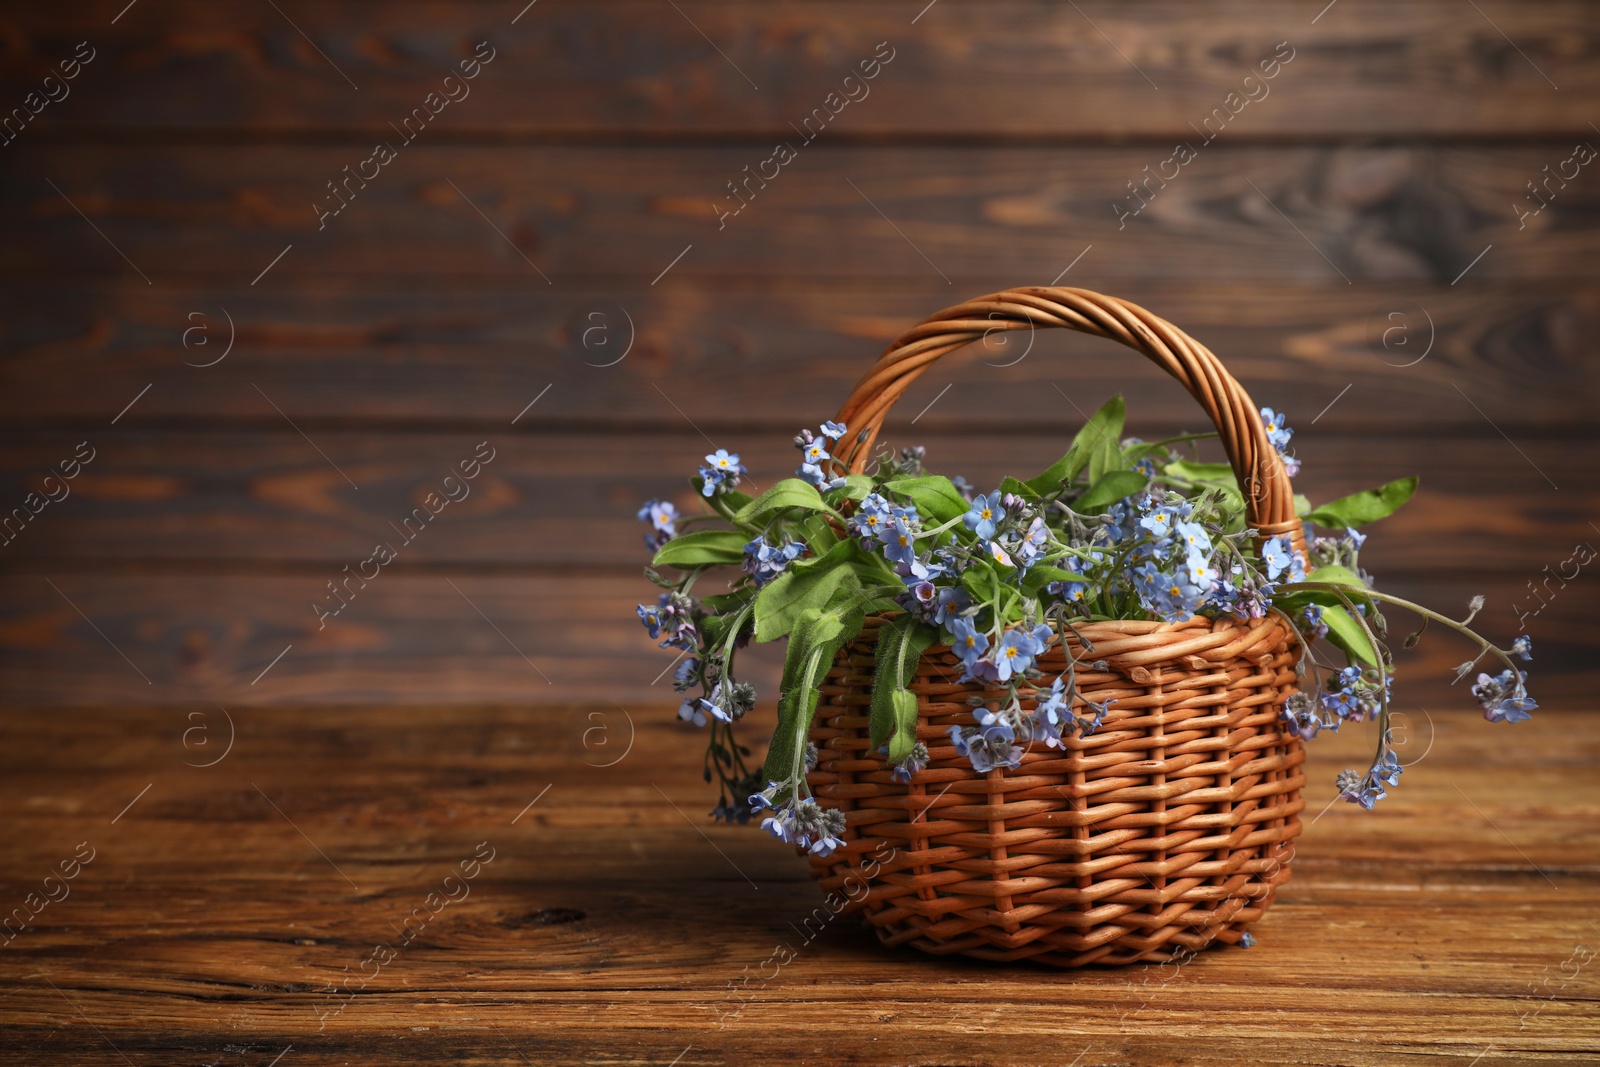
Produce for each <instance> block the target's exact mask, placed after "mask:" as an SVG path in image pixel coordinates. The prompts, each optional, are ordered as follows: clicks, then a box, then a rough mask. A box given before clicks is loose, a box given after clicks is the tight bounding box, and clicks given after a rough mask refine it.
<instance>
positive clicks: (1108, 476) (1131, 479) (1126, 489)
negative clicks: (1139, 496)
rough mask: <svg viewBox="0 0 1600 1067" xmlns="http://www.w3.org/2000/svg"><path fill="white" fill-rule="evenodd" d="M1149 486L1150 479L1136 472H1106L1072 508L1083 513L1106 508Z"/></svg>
mask: <svg viewBox="0 0 1600 1067" xmlns="http://www.w3.org/2000/svg"><path fill="white" fill-rule="evenodd" d="M1149 484H1150V479H1148V478H1146V477H1145V476H1144V475H1142V474H1140V473H1139V472H1138V471H1107V472H1106V473H1105V474H1103V475H1101V476H1100V478H1099V479H1098V480H1097V481H1096V482H1095V483H1094V484H1093V485H1092V486H1091V487H1090V488H1089V490H1088V491H1087V492H1086V493H1084V494H1083V495H1082V496H1080V497H1079V498H1078V499H1077V501H1076V502H1075V503H1074V504H1073V505H1072V507H1073V510H1075V511H1081V512H1085V513H1089V512H1094V511H1097V510H1100V509H1103V508H1108V507H1110V506H1111V505H1112V504H1115V503H1116V502H1117V501H1119V500H1121V499H1122V498H1123V497H1126V496H1131V495H1132V494H1134V493H1137V492H1138V491H1139V490H1141V489H1143V488H1144V487H1145V486H1147V485H1149Z"/></svg>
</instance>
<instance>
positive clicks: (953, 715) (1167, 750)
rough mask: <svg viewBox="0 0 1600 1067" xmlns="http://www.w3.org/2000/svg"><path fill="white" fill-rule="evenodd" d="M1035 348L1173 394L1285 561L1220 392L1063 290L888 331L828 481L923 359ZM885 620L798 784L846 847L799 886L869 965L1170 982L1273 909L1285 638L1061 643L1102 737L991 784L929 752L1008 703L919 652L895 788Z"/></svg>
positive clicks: (945, 754) (1285, 828)
mask: <svg viewBox="0 0 1600 1067" xmlns="http://www.w3.org/2000/svg"><path fill="white" fill-rule="evenodd" d="M1035 326H1064V327H1068V328H1072V329H1077V330H1081V331H1083V332H1085V333H1093V334H1098V335H1100V336H1104V337H1109V338H1112V339H1115V340H1118V341H1121V342H1122V343H1124V344H1126V345H1128V346H1129V347H1132V348H1134V349H1136V350H1138V351H1140V352H1143V353H1144V354H1145V355H1146V356H1148V357H1149V358H1150V359H1151V360H1152V361H1154V362H1155V363H1156V364H1157V365H1159V366H1161V367H1162V368H1163V369H1165V370H1167V371H1168V372H1169V373H1170V374H1172V376H1173V377H1175V378H1177V379H1178V380H1179V381H1181V382H1182V383H1183V384H1184V385H1185V386H1186V387H1187V388H1188V389H1189V391H1190V393H1191V394H1192V395H1193V396H1194V397H1195V399H1196V400H1197V401H1198V402H1199V403H1200V405H1201V406H1202V407H1203V408H1204V409H1205V411H1206V413H1207V414H1208V415H1209V416H1210V417H1211V419H1212V421H1213V423H1214V424H1215V425H1216V427H1217V430H1218V432H1219V434H1220V435H1221V439H1222V444H1223V447H1224V448H1225V449H1226V451H1227V454H1228V457H1229V459H1230V461H1231V462H1232V464H1233V467H1234V471H1235V473H1236V474H1237V475H1238V477H1239V483H1240V485H1241V486H1243V487H1245V489H1246V502H1247V506H1248V507H1249V509H1250V515H1251V518H1252V525H1254V526H1255V527H1256V528H1257V529H1259V530H1261V531H1262V533H1263V534H1264V535H1276V534H1284V533H1287V534H1289V535H1290V537H1291V539H1292V541H1293V543H1294V545H1295V546H1296V548H1297V549H1298V550H1301V551H1303V547H1304V546H1303V541H1302V540H1301V536H1302V535H1301V532H1300V523H1299V522H1298V521H1297V520H1296V519H1295V518H1294V513H1293V503H1292V500H1293V497H1292V493H1291V490H1290V488H1289V481H1288V476H1287V474H1286V473H1285V472H1284V469H1283V464H1282V461H1281V460H1280V459H1279V458H1278V454H1277V452H1276V450H1275V449H1273V448H1272V447H1271V445H1270V444H1269V443H1268V442H1267V440H1266V437H1265V432H1264V430H1263V428H1262V425H1261V420H1260V418H1259V417H1258V415H1257V412H1256V408H1255V405H1254V404H1253V403H1252V402H1251V400H1250V398H1249V397H1248V396H1247V395H1246V394H1245V392H1244V390H1243V388H1241V387H1240V385H1239V384H1238V382H1236V381H1234V380H1233V378H1232V377H1231V376H1229V374H1228V373H1227V372H1226V371H1225V370H1223V369H1222V366H1221V364H1220V363H1218V362H1217V359H1216V357H1215V356H1213V355H1212V354H1211V353H1210V352H1209V351H1208V350H1207V349H1206V348H1205V347H1204V346H1202V345H1200V344H1199V343H1198V342H1196V341H1194V340H1193V339H1191V338H1189V337H1188V336H1187V335H1186V334H1184V333H1183V332H1182V331H1180V330H1178V329H1177V328H1176V327H1174V326H1172V325H1171V324H1169V323H1167V322H1165V321H1163V320H1162V319H1159V318H1157V317H1156V316H1154V315H1152V314H1150V313H1149V312H1148V311H1145V310H1144V309H1142V308H1139V307H1136V306H1134V305H1131V304H1127V303H1125V302H1123V301H1119V300H1116V299H1113V298H1111V297H1106V296H1102V295H1099V294H1097V293H1090V292H1086V291H1084V290H1079V289H1064V288H1028V289H1013V290H1008V291H1007V292H1004V293H998V294H995V295H994V296H989V297H983V298H980V299H978V300H974V301H969V302H968V303H965V304H961V305H959V306H957V307H953V308H949V309H947V310H945V311H942V312H940V313H938V314H937V315H934V316H932V317H931V318H929V319H927V320H926V321H925V322H923V323H922V324H921V325H919V326H917V327H915V328H914V329H912V330H910V331H909V332H907V333H906V334H905V335H904V336H902V337H901V338H900V339H899V340H897V341H896V342H895V343H894V344H892V345H890V346H889V349H888V350H887V351H886V352H885V353H884V355H883V356H882V357H881V358H880V359H879V361H878V363H877V365H876V366H875V367H874V368H873V369H872V370H871V371H870V372H869V373H868V374H867V376H866V377H865V378H863V379H862V381H861V383H860V384H859V385H858V386H857V387H856V390H855V392H854V393H853V394H852V395H851V397H850V399H849V400H848V401H847V402H846V403H845V406H844V408H843V409H842V410H841V411H840V413H839V415H838V420H839V421H841V422H844V423H846V424H847V425H849V426H850V429H851V431H852V433H851V437H850V445H851V446H852V447H848V448H846V447H844V446H845V442H840V445H841V449H842V454H841V455H840V458H841V460H843V461H844V462H846V463H848V464H849V465H850V467H851V469H852V470H855V471H860V470H861V469H862V468H863V467H864V466H865V464H866V461H867V458H868V456H869V455H870V453H871V450H872V444H873V441H874V440H875V438H876V437H877V434H878V430H879V427H880V425H881V422H882V419H883V417H884V414H885V413H886V412H887V411H888V409H889V407H890V406H891V405H892V404H893V403H894V401H895V399H896V398H898V397H899V396H900V394H901V393H903V392H904V391H905V389H906V387H907V386H908V385H909V384H910V383H911V381H913V380H914V379H915V378H916V377H917V375H919V374H921V373H922V371H923V370H924V369H926V368H927V366H928V365H929V364H931V363H932V362H933V361H934V360H936V359H938V358H939V357H940V356H941V355H944V354H946V353H948V352H951V351H954V350H955V349H957V348H960V347H961V346H963V345H965V344H968V343H969V342H971V341H974V340H977V339H978V338H980V337H982V336H984V334H985V333H986V332H989V331H993V330H995V329H1031V328H1033V327H1035ZM861 431H865V432H864V433H863V432H861ZM858 434H859V436H858ZM881 622H882V620H881V619H869V620H868V621H867V626H866V628H865V629H863V631H862V633H861V636H860V637H859V638H858V639H856V640H855V641H854V642H852V643H851V644H850V645H848V646H846V647H845V648H844V649H843V650H841V652H840V653H839V656H838V659H837V661H836V663H835V665H834V667H833V670H832V671H831V673H830V674H829V675H828V678H827V681H826V683H825V684H824V685H823V686H822V699H821V701H820V703H819V705H818V708H817V717H816V720H815V724H814V726H813V728H812V733H811V737H812V739H813V740H814V741H815V742H816V744H817V748H818V754H819V758H818V762H817V766H816V769H815V770H814V771H812V772H811V774H810V776H809V782H810V785H811V788H812V791H813V792H814V794H815V795H816V797H817V799H818V802H819V803H821V804H822V805H823V806H825V807H837V808H839V809H841V810H843V811H844V813H845V816H846V820H847V827H848V829H847V831H846V834H845V840H846V845H845V847H844V848H842V849H839V850H838V851H836V852H835V853H834V854H833V855H832V856H829V857H826V858H822V857H814V858H813V859H812V866H813V870H814V873H815V874H816V875H817V876H818V878H819V879H820V880H821V882H822V885H823V887H824V888H825V889H830V890H831V889H843V890H844V891H845V892H844V894H843V895H845V896H848V897H849V898H850V899H851V900H853V901H854V902H855V907H858V908H859V909H860V910H861V911H862V913H863V914H864V916H865V918H866V921H867V922H868V923H869V924H870V925H871V926H872V927H873V928H874V929H875V930H876V932H877V934H878V936H879V938H880V939H881V940H882V941H883V942H884V943H886V944H890V945H910V946H913V947H915V948H919V949H922V950H923V951H926V952H932V953H937V954H952V953H956V954H961V955H967V956H976V957H980V958H983V959H989V960H1022V959H1027V960H1033V961H1035V962H1039V963H1044V964H1050V965H1054V966H1062V967H1076V966H1083V965H1086V964H1125V963H1133V962H1136V961H1139V960H1169V959H1173V958H1175V957H1176V958H1182V957H1185V956H1187V955H1188V954H1190V953H1192V952H1194V951H1197V950H1199V949H1202V948H1205V947H1206V946H1207V945H1210V944H1212V943H1215V942H1218V941H1220V942H1225V943H1232V942H1237V941H1238V940H1239V939H1240V937H1241V936H1242V934H1243V932H1244V929H1245V927H1246V926H1248V925H1249V924H1250V923H1251V922H1254V921H1255V920H1256V919H1257V918H1259V917H1260V916H1261V914H1262V912H1263V911H1264V910H1265V909H1266V908H1267V907H1268V906H1269V905H1270V904H1271V903H1272V900H1273V898H1274V896H1275V894H1276V891H1277V887H1278V885H1279V884H1280V883H1282V882H1283V881H1284V880H1285V879H1287V878H1288V876H1289V866H1288V863H1289V859H1290V857H1291V856H1292V853H1293V844H1292V842H1293V839H1294V838H1295V836H1296V835H1298V834H1299V832H1300V820H1299V815H1300V812H1301V811H1302V809H1303V808H1304V802H1303V800H1302V799H1301V795H1300V790H1301V786H1302V785H1303V784H1304V775H1303V774H1302V772H1301V769H1300V768H1301V764H1302V763H1303V761H1304V758H1305V757H1304V751H1303V750H1302V748H1301V746H1300V742H1299V740H1298V739H1297V738H1296V737H1295V736H1294V735H1292V734H1290V733H1288V732H1286V731H1285V730H1284V729H1283V727H1282V724H1281V721H1280V710H1281V708H1282V707H1283V703H1284V701H1285V699H1286V698H1287V697H1288V696H1289V695H1290V694H1291V693H1292V692H1294V683H1295V675H1294V662H1295V659H1296V657H1297V655H1298V644H1297V641H1298V639H1297V637H1296V635H1295V634H1294V632H1293V631H1292V629H1291V628H1290V627H1289V626H1288V625H1286V624H1285V623H1284V622H1283V621H1282V620H1281V618H1279V617H1277V616H1269V617H1268V618H1267V619H1264V620H1259V621H1255V622H1251V623H1241V622H1238V621H1236V620H1233V619H1227V618H1224V619H1217V620H1211V619H1205V618H1193V619H1189V620H1188V621H1185V622H1181V623H1157V622H1135V621H1125V622H1093V623H1087V624H1083V625H1080V626H1079V627H1078V630H1079V632H1080V633H1081V634H1082V635H1083V638H1084V639H1085V640H1086V641H1088V642H1090V643H1091V644H1092V646H1093V649H1092V651H1089V652H1086V651H1085V650H1084V649H1082V648H1081V646H1079V644H1078V642H1076V641H1073V642H1071V645H1070V651H1071V652H1072V653H1073V654H1074V655H1076V656H1080V657H1085V658H1087V659H1088V660H1089V661H1090V662H1089V663H1085V664H1080V665H1079V667H1078V669H1077V681H1078V686H1079V693H1080V695H1081V696H1082V697H1086V698H1087V699H1090V700H1094V701H1096V702H1103V701H1106V700H1108V699H1112V698H1114V699H1115V701H1116V703H1115V704H1114V705H1112V708H1111V711H1110V713H1109V714H1108V715H1107V716H1106V718H1105V721H1104V723H1103V725H1102V726H1101V728H1100V729H1099V730H1098V731H1096V732H1095V733H1094V734H1093V735H1091V736H1089V737H1087V738H1077V737H1067V738H1064V739H1063V740H1064V744H1065V747H1064V748H1063V749H1060V750H1050V749H1045V748H1042V747H1035V748H1032V749H1031V750H1029V751H1028V752H1026V753H1025V754H1024V756H1023V757H1022V765H1021V766H1020V767H1019V768H1017V769H1016V770H1004V769H1001V770H994V771H990V772H988V773H986V774H979V773H977V772H975V771H974V770H973V769H972V767H971V765H970V764H969V763H968V761H967V760H966V758H965V757H963V756H961V755H959V754H958V753H957V752H956V750H955V749H954V747H953V746H952V745H951V744H950V741H949V738H948V737H947V732H948V730H949V728H950V726H952V725H962V726H969V725H971V724H972V722H973V718H972V710H973V709H972V706H971V705H970V704H969V703H968V699H969V697H971V696H972V695H973V694H980V695H983V696H986V697H988V698H991V699H995V700H998V699H999V698H1001V697H1002V696H1003V695H1004V694H1003V690H1000V689H997V688H989V689H986V688H985V687H984V686H983V685H982V684H981V683H978V682H967V683H961V682H958V681H956V679H958V678H960V677H961V674H962V670H961V666H960V663H959V661H958V660H957V659H956V657H955V655H954V653H953V652H952V651H951V650H950V649H948V648H945V647H942V646H934V647H932V648H930V649H928V650H927V652H925V653H924V654H923V656H922V659H921V662H920V663H919V664H918V667H917V670H916V675H915V677H914V678H913V680H912V683H911V685H910V686H909V688H910V689H911V691H912V692H914V693H915V694H916V695H917V701H918V710H919V716H920V720H919V724H918V728H917V737H918V739H919V740H921V741H922V742H923V743H924V744H926V745H927V747H928V751H929V754H930V757H931V758H930V760H929V762H928V765H927V768H926V769H925V770H923V771H921V772H920V773H918V774H916V775H915V776H914V777H913V778H912V780H911V782H910V783H908V784H906V783H900V782H896V781H895V780H894V779H893V777H892V776H891V774H890V769H889V767H888V765H887V764H886V763H885V761H884V760H883V759H882V758H881V757H879V756H878V755H877V754H876V753H874V752H873V751H872V745H871V742H870V740H869V739H868V710H869V707H870V704H871V700H872V684H873V650H874V646H875V644H876V640H877V631H878V628H879V626H880V625H881ZM1067 651H1068V650H1063V649H1061V648H1059V647H1057V648H1052V649H1051V650H1050V651H1049V652H1048V653H1047V654H1045V655H1044V656H1043V657H1041V659H1040V667H1041V668H1042V669H1043V670H1045V671H1046V672H1047V673H1055V672H1059V671H1061V670H1064V669H1065V666H1066V655H1067ZM1102 668H1103V669H1102ZM1024 706H1025V707H1026V706H1028V705H1027V702H1024ZM1079 710H1080V712H1081V710H1082V709H1081V706H1080V709H1079ZM891 850H892V853H891ZM862 883H865V884H866V886H867V891H866V892H865V893H864V894H863V893H861V892H860V891H859V887H860V886H861V884H862Z"/></svg>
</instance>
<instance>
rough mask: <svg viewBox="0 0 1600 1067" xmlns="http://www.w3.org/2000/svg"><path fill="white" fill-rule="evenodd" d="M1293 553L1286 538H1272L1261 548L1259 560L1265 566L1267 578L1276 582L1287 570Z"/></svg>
mask: <svg viewBox="0 0 1600 1067" xmlns="http://www.w3.org/2000/svg"><path fill="white" fill-rule="evenodd" d="M1293 559H1294V551H1293V549H1292V548H1291V546H1290V543H1289V539H1288V538H1287V537H1274V538H1273V539H1272V540H1270V541H1268V542H1266V543H1265V544H1263V545H1262V546H1261V560H1262V562H1264V563H1265V564H1266V565H1267V577H1268V578H1270V579H1274V580H1276V579H1277V577H1278V575H1280V574H1282V573H1283V572H1284V571H1285V570H1287V569H1288V567H1289V565H1290V562H1291V561H1292V560H1293Z"/></svg>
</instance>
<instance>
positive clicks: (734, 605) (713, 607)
mask: <svg viewBox="0 0 1600 1067" xmlns="http://www.w3.org/2000/svg"><path fill="white" fill-rule="evenodd" d="M751 599H752V597H751V594H750V591H749V590H748V589H741V590H740V591H739V592H737V593H718V594H717V595H716V596H708V597H705V598H703V599H702V600H701V601H700V603H701V604H702V605H703V606H704V607H705V609H706V610H707V611H710V612H712V613H713V614H716V615H731V614H733V613H734V612H736V611H738V610H739V609H740V608H742V607H744V606H745V605H746V604H748V603H750V601H751Z"/></svg>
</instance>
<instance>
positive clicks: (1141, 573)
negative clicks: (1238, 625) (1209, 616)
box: [1132, 560, 1209, 622]
mask: <svg viewBox="0 0 1600 1067" xmlns="http://www.w3.org/2000/svg"><path fill="white" fill-rule="evenodd" d="M1132 575H1133V587H1134V591H1135V592H1136V593H1138V594H1139V603H1140V604H1141V605H1142V606H1143V607H1144V609H1145V610H1146V611H1148V612H1150V613H1151V614H1152V615H1157V616H1159V617H1161V618H1162V619H1165V620H1166V621H1168V622H1181V621H1182V620H1184V619H1187V618H1189V616H1191V615H1193V614H1194V613H1195V612H1196V611H1197V610H1198V609H1199V608H1200V605H1201V604H1202V603H1203V602H1204V601H1205V598H1206V594H1207V592H1208V591H1209V590H1208V589H1202V588H1201V587H1200V586H1198V585H1196V584H1195V583H1193V582H1191V581H1189V579H1188V576H1187V575H1186V574H1185V575H1172V574H1167V573H1165V572H1163V571H1162V570H1161V569H1160V568H1159V567H1157V566H1156V565H1155V564H1154V563H1152V562H1150V561H1149V560H1146V561H1145V562H1143V563H1141V564H1139V565H1138V566H1137V567H1135V568H1134V569H1133V572H1132Z"/></svg>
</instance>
